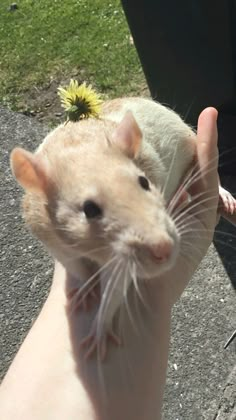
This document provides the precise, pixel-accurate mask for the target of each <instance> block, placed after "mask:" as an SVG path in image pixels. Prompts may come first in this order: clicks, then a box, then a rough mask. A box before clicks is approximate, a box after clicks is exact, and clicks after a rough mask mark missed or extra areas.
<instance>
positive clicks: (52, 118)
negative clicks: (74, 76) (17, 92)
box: [18, 79, 69, 126]
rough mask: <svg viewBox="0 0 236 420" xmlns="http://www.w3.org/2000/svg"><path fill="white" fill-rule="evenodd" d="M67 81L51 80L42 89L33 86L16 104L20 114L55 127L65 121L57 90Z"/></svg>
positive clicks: (67, 81)
mask: <svg viewBox="0 0 236 420" xmlns="http://www.w3.org/2000/svg"><path fill="white" fill-rule="evenodd" d="M68 83H69V79H68V80H63V81H62V80H59V79H58V80H55V79H53V80H51V81H50V82H49V83H48V84H47V85H44V86H42V87H39V86H37V87H36V86H35V87H34V88H33V89H32V90H30V91H27V92H25V93H24V94H23V95H22V99H21V102H20V103H19V104H18V106H19V110H20V112H22V113H23V114H24V115H27V116H29V117H32V118H35V119H36V120H38V121H40V122H42V123H44V124H45V125H50V126H55V125H58V124H60V123H61V122H63V121H65V114H64V109H63V108H62V106H61V103H60V98H59V96H58V93H57V89H58V87H59V86H60V85H62V86H66V85H67V84H68Z"/></svg>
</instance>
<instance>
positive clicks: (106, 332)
mask: <svg viewBox="0 0 236 420" xmlns="http://www.w3.org/2000/svg"><path fill="white" fill-rule="evenodd" d="M109 340H110V341H112V342H113V344H115V345H116V346H121V339H120V337H119V336H118V334H116V333H114V331H113V329H112V327H109V328H108V327H105V326H104V327H103V331H102V333H101V335H99V336H98V332H97V317H96V318H95V320H94V322H93V325H92V328H91V331H90V333H89V334H88V335H87V336H86V337H85V338H84V339H83V340H82V341H81V343H80V347H81V348H85V349H86V350H85V357H86V359H88V358H90V357H92V356H93V355H94V354H96V353H97V354H98V357H99V359H101V360H102V361H103V360H105V358H106V355H107V347H108V341H109Z"/></svg>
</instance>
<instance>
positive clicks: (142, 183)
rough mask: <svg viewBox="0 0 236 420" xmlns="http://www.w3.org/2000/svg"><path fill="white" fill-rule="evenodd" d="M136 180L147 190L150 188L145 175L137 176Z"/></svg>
mask: <svg viewBox="0 0 236 420" xmlns="http://www.w3.org/2000/svg"><path fill="white" fill-rule="evenodd" d="M138 182H139V184H140V185H141V187H142V188H143V189H144V190H147V191H149V190H150V185H149V182H148V180H147V178H145V176H139V177H138Z"/></svg>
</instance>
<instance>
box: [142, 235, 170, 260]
mask: <svg viewBox="0 0 236 420" xmlns="http://www.w3.org/2000/svg"><path fill="white" fill-rule="evenodd" d="M173 247H174V243H173V239H171V238H166V239H163V240H162V241H159V242H158V243H156V244H151V245H149V246H148V250H149V252H150V254H151V256H152V257H154V259H155V260H156V261H157V262H159V263H162V262H165V261H167V260H168V259H169V258H170V257H171V254H172V251H173Z"/></svg>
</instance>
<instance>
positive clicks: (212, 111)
mask: <svg viewBox="0 0 236 420" xmlns="http://www.w3.org/2000/svg"><path fill="white" fill-rule="evenodd" d="M205 118H207V119H209V118H210V119H212V120H213V121H215V122H216V121H217V118H218V111H217V109H216V108H214V107H211V106H209V107H207V108H205V109H204V110H203V111H202V112H201V114H200V116H199V119H198V121H200V120H202V119H205Z"/></svg>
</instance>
